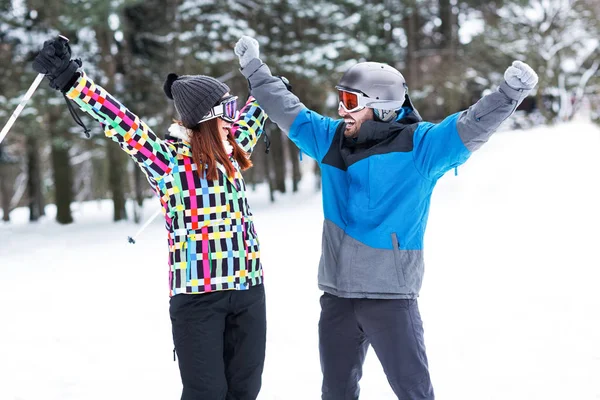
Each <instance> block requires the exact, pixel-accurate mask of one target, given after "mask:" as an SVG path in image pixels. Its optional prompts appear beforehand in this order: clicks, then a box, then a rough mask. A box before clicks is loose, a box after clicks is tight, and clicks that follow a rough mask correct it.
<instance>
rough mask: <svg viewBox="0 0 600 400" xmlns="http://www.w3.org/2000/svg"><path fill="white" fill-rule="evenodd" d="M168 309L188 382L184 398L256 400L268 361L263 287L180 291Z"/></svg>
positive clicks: (185, 383)
mask: <svg viewBox="0 0 600 400" xmlns="http://www.w3.org/2000/svg"><path fill="white" fill-rule="evenodd" d="M169 313H170V315H171V324H172V328H173V342H174V344H175V351H176V352H177V358H178V359H179V372H180V374H181V381H182V383H183V392H182V394H181V400H254V399H256V397H257V396H258V392H259V391H260V386H261V375H262V372H263V366H264V361H265V343H266V329H267V328H266V315H265V291H264V287H263V285H257V286H253V287H251V288H250V289H249V290H228V291H219V292H211V293H205V294H178V295H175V296H173V297H172V298H171V302H170V308H169Z"/></svg>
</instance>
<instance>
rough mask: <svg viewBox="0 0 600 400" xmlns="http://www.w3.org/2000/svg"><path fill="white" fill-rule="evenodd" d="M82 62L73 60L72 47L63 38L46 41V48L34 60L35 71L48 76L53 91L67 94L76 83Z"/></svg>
mask: <svg viewBox="0 0 600 400" xmlns="http://www.w3.org/2000/svg"><path fill="white" fill-rule="evenodd" d="M79 67H81V60H71V47H70V46H69V43H68V41H67V40H66V39H65V38H63V37H60V36H59V37H57V38H55V39H50V40H46V41H45V42H44V47H42V50H41V51H40V52H39V53H38V55H37V56H36V57H35V59H34V60H33V69H34V70H35V71H36V72H38V73H40V74H44V75H46V77H47V78H48V79H49V80H50V87H51V88H52V89H56V90H60V91H61V92H65V91H66V90H68V89H70V88H71V86H73V84H74V83H75V81H76V80H77V78H78V77H79V74H78V73H77V68H79Z"/></svg>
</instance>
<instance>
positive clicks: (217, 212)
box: [67, 73, 266, 296]
mask: <svg viewBox="0 0 600 400" xmlns="http://www.w3.org/2000/svg"><path fill="white" fill-rule="evenodd" d="M67 96H68V97H69V98H70V99H72V100H73V101H75V102H76V103H77V104H78V105H79V107H80V108H81V109H82V110H83V111H85V112H87V113H88V114H90V115H91V116H92V117H93V118H95V119H96V120H98V121H99V122H100V123H101V124H102V126H103V128H104V131H105V134H106V136H108V137H110V138H111V139H112V140H114V141H115V142H117V143H119V145H120V146H121V148H122V149H123V150H124V151H125V152H127V153H128V154H129V155H130V156H131V157H132V158H133V159H134V160H135V162H136V163H137V164H138V165H139V166H140V167H141V168H142V170H143V171H144V173H145V174H146V177H147V178H148V181H149V182H150V184H151V185H152V187H153V189H154V190H155V192H156V193H157V194H158V195H159V197H160V202H161V205H162V207H163V212H164V215H165V223H166V228H167V237H168V245H169V285H170V295H171V296H173V295H175V294H179V293H204V292H212V291H217V290H244V289H248V288H250V287H251V286H254V285H258V284H260V283H262V266H261V263H260V247H259V242H258V237H257V235H256V231H255V229H254V222H253V217H252V213H251V211H250V207H249V206H248V201H247V198H246V184H245V182H244V179H243V178H242V175H241V174H240V171H239V165H238V164H237V162H235V160H234V159H233V158H232V161H233V164H234V166H235V167H236V168H235V169H236V171H235V176H233V177H228V176H227V174H226V171H225V168H224V167H223V166H222V165H220V164H219V165H218V168H219V171H220V173H219V176H218V179H217V180H214V181H209V180H207V179H205V178H206V175H205V176H204V178H203V179H201V178H200V177H199V176H198V173H197V172H196V171H197V167H196V165H195V164H194V162H193V160H192V153H191V149H190V145H189V143H187V142H185V141H165V140H161V139H159V138H158V137H157V136H156V135H155V134H154V132H152V130H151V129H150V128H148V126H147V125H146V124H145V123H144V122H143V121H141V120H140V119H139V117H138V116H137V115H135V114H133V113H132V112H131V111H129V110H128V109H127V108H126V107H125V106H123V105H122V104H121V103H119V102H118V101H117V100H115V99H114V98H113V97H112V96H111V95H110V94H109V93H107V92H106V90H104V89H103V88H102V87H100V86H98V85H96V84H95V83H94V82H93V81H92V80H91V79H89V78H88V77H87V76H86V75H85V73H82V76H81V77H80V78H79V79H78V80H77V82H76V83H75V86H74V87H73V88H71V90H70V91H69V92H68V93H67ZM265 119H266V114H265V113H264V112H263V111H262V109H261V108H260V106H259V105H258V103H257V102H256V101H255V100H254V99H253V98H252V97H250V98H249V99H248V102H247V103H246V105H245V106H244V107H243V108H242V110H241V111H240V117H239V119H238V121H236V122H235V123H234V125H233V128H232V132H234V135H235V137H236V140H237V142H238V143H239V144H240V145H241V146H242V147H243V149H244V150H246V151H247V152H248V153H250V152H251V151H252V149H253V147H254V145H255V144H256V142H257V141H258V138H259V137H260V134H261V133H262V129H263V126H264V123H265Z"/></svg>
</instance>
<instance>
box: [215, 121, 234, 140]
mask: <svg viewBox="0 0 600 400" xmlns="http://www.w3.org/2000/svg"><path fill="white" fill-rule="evenodd" d="M217 128H218V130H219V133H220V134H221V140H226V139H227V136H229V132H230V131H231V122H227V121H225V120H224V119H223V118H217Z"/></svg>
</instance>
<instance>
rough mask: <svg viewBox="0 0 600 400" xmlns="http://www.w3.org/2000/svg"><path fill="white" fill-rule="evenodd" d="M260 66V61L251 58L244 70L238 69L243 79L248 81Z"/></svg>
mask: <svg viewBox="0 0 600 400" xmlns="http://www.w3.org/2000/svg"><path fill="white" fill-rule="evenodd" d="M262 65H263V63H262V61H261V60H260V58H253V59H252V60H250V62H249V63H248V64H246V66H245V67H244V68H242V69H240V71H241V72H242V75H244V77H246V79H248V78H249V77H250V76H251V75H252V74H253V73H255V72H256V70H258V69H259V68H260V67H261V66H262Z"/></svg>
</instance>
